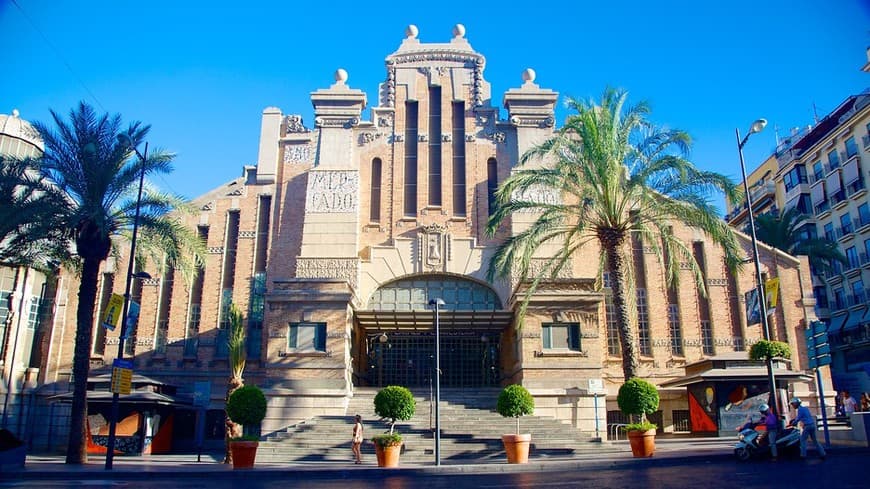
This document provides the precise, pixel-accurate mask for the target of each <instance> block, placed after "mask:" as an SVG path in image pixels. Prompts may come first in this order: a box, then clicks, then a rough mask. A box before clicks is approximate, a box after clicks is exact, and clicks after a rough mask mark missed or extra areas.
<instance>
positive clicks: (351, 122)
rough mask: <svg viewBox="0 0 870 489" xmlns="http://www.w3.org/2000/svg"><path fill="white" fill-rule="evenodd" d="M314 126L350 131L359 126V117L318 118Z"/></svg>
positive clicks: (315, 119)
mask: <svg viewBox="0 0 870 489" xmlns="http://www.w3.org/2000/svg"><path fill="white" fill-rule="evenodd" d="M314 125H315V126H317V127H341V128H344V129H350V128H351V127H356V126H358V125H359V117H326V116H318V117H315V118H314Z"/></svg>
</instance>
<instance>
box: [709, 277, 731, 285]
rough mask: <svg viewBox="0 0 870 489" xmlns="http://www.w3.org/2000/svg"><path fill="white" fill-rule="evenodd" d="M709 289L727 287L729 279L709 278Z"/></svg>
mask: <svg viewBox="0 0 870 489" xmlns="http://www.w3.org/2000/svg"><path fill="white" fill-rule="evenodd" d="M707 286H708V287H727V286H728V279H724V278H708V279H707Z"/></svg>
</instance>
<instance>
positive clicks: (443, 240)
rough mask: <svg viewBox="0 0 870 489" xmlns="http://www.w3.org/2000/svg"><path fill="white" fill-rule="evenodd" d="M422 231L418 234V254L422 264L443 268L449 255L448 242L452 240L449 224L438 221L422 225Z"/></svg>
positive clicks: (427, 266)
mask: <svg viewBox="0 0 870 489" xmlns="http://www.w3.org/2000/svg"><path fill="white" fill-rule="evenodd" d="M420 231H421V232H420V234H419V235H418V236H417V244H418V247H419V249H418V251H419V253H418V254H417V256H418V257H420V258H419V259H420V260H421V265H422V266H423V268H426V269H429V270H441V269H443V268H444V264H445V262H446V260H445V257H446V256H447V255H448V246H447V243H448V242H449V241H450V235H449V234H447V226H444V225H441V224H437V223H436V224H431V225H428V226H422V227H421V228H420Z"/></svg>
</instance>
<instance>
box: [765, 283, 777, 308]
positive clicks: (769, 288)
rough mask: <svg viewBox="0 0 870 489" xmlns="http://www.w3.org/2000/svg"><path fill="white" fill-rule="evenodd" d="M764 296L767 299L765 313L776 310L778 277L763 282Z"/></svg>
mask: <svg viewBox="0 0 870 489" xmlns="http://www.w3.org/2000/svg"><path fill="white" fill-rule="evenodd" d="M764 298H765V299H767V314H768V315H770V314H773V313H774V312H776V301H777V299H778V298H779V278H772V279H770V280H767V281H765V282H764Z"/></svg>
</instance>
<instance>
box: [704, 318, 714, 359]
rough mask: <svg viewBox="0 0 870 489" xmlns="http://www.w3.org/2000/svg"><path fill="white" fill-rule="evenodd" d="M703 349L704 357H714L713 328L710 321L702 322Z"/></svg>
mask: <svg viewBox="0 0 870 489" xmlns="http://www.w3.org/2000/svg"><path fill="white" fill-rule="evenodd" d="M701 348H702V349H703V352H704V355H713V354H714V351H713V327H712V325H711V324H710V321H701Z"/></svg>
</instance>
